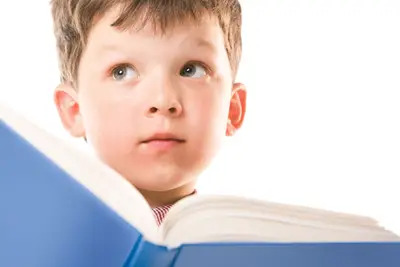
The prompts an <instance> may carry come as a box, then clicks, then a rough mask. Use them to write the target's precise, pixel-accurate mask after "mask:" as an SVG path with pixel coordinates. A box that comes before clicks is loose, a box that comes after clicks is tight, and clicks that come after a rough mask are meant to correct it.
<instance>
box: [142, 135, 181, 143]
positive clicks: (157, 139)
mask: <svg viewBox="0 0 400 267" xmlns="http://www.w3.org/2000/svg"><path fill="white" fill-rule="evenodd" d="M163 141H164V142H168V141H169V142H171V141H172V142H173V141H174V142H178V143H183V142H185V140H184V139H182V138H180V137H178V136H176V135H174V134H171V133H157V134H154V135H152V136H151V137H149V138H147V139H145V140H143V141H142V143H150V142H163Z"/></svg>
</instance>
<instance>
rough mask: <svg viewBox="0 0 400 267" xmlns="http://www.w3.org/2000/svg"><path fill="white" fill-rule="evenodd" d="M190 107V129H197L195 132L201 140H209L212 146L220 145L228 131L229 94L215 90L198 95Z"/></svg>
mask: <svg viewBox="0 0 400 267" xmlns="http://www.w3.org/2000/svg"><path fill="white" fill-rule="evenodd" d="M190 107H191V110H190V112H191V114H192V116H189V120H190V125H189V127H190V128H189V129H191V131H196V132H195V133H194V134H195V135H197V136H198V138H199V139H200V140H201V141H203V142H208V143H210V145H211V146H215V145H217V146H218V143H219V142H220V141H221V139H222V138H223V137H224V136H225V131H226V123H227V119H228V111H229V98H227V95H226V94H223V92H222V93H220V92H214V93H212V94H208V95H206V94H205V95H204V96H197V98H196V101H193V103H192V104H191V105H190Z"/></svg>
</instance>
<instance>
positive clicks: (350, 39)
mask: <svg viewBox="0 0 400 267" xmlns="http://www.w3.org/2000/svg"><path fill="white" fill-rule="evenodd" d="M399 3H400V1H396V0H393V1H388V0H386V1H385V0H381V1H380V0H332V1H328V0H325V1H323V0H320V1H318V0H307V1H306V0H291V1H289V0H286V1H285V0H281V1H278V0H242V5H243V12H244V25H243V44H244V51H243V61H242V64H241V68H240V74H239V80H240V81H241V82H244V83H245V84H246V85H247V86H248V112H247V115H246V122H245V124H244V126H243V128H242V130H241V131H240V132H239V133H238V135H237V136H236V137H234V138H230V139H229V140H228V142H227V146H226V148H224V149H223V150H222V151H221V153H220V155H219V156H218V157H217V158H216V160H215V162H214V163H213V164H212V165H211V166H210V168H209V169H208V170H206V171H205V172H204V174H203V175H202V177H201V179H200V182H199V185H198V189H199V191H200V192H201V193H226V194H237V195H242V196H250V197H254V198H260V199H265V200H271V201H278V202H285V203H295V204H300V205H310V206H313V207H320V208H325V209H330V210H337V211H344V212H350V213H357V214H362V215H367V216H372V217H374V218H376V219H377V220H378V221H380V222H381V224H382V225H384V226H386V227H388V228H389V229H391V230H393V231H395V232H397V233H399V234H400V187H399V186H398V183H399V182H400V7H399V6H400V5H399ZM0 25H1V41H0V59H1V63H0V71H1V76H0V77H1V78H0V79H1V86H0V102H5V103H6V104H9V105H10V106H12V107H13V108H15V109H17V110H18V111H20V112H22V113H23V114H25V115H26V116H28V117H29V118H31V119H32V120H34V121H35V122H37V123H38V124H39V125H41V126H42V127H44V128H46V129H47V130H49V131H51V132H52V133H54V134H56V135H58V136H60V137H61V138H64V139H66V140H68V141H70V142H72V144H74V145H81V144H82V143H83V142H82V141H81V140H79V141H77V140H72V139H70V137H69V136H68V135H67V134H66V133H65V132H64V130H63V128H62V127H61V124H60V122H59V120H58V117H57V114H56V111H55V108H54V106H53V102H52V92H53V89H54V87H55V86H56V85H57V82H58V69H57V59H56V52H55V43H54V39H53V35H52V23H51V18H50V7H49V2H48V1H47V0H41V1H37V0H36V1H31V0H24V1H22V0H21V1H7V3H5V4H3V5H2V8H1V16H0Z"/></svg>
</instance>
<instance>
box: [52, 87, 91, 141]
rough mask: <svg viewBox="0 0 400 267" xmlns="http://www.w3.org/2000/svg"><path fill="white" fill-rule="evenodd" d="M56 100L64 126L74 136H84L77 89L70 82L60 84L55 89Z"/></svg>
mask: <svg viewBox="0 0 400 267" xmlns="http://www.w3.org/2000/svg"><path fill="white" fill-rule="evenodd" d="M54 102H55V104H56V107H57V111H58V115H59V116H60V119H61V122H62V124H63V126H64V128H65V129H66V130H67V131H68V132H69V133H70V134H71V135H72V136H74V137H84V136H85V130H84V127H83V123H82V118H81V114H80V110H79V103H78V95H77V93H76V91H75V89H74V88H73V87H72V86H71V85H69V84H60V85H59V86H58V87H57V88H56V89H55V92H54Z"/></svg>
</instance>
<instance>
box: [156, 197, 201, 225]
mask: <svg viewBox="0 0 400 267" xmlns="http://www.w3.org/2000/svg"><path fill="white" fill-rule="evenodd" d="M196 193H197V191H196V190H194V191H193V193H191V194H190V195H189V196H191V195H194V194H196ZM173 205H174V204H168V205H164V206H160V207H155V208H153V215H154V218H155V219H156V222H157V225H158V226H160V225H161V223H162V221H163V220H164V218H165V215H167V213H168V211H169V210H170V209H171V207H172V206H173Z"/></svg>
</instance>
